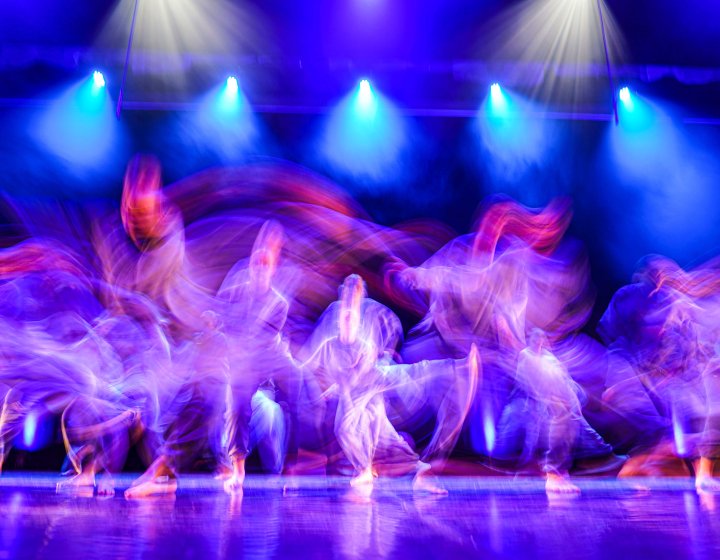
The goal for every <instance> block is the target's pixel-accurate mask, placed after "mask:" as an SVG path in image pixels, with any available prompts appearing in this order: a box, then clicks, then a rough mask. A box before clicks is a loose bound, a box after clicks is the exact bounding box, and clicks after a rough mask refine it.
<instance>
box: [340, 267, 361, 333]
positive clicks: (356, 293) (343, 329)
mask: <svg viewBox="0 0 720 560" xmlns="http://www.w3.org/2000/svg"><path fill="white" fill-rule="evenodd" d="M365 295H366V290H365V282H364V281H363V279H362V278H361V277H360V276H358V275H357V274H351V275H350V276H348V277H347V278H345V280H344V281H343V283H342V286H340V314H339V317H338V320H339V322H340V325H339V327H340V340H341V341H342V342H347V343H352V342H355V340H356V339H357V335H358V331H359V330H360V307H361V304H362V300H363V298H364V297H365Z"/></svg>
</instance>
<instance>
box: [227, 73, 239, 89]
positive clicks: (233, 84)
mask: <svg viewBox="0 0 720 560" xmlns="http://www.w3.org/2000/svg"><path fill="white" fill-rule="evenodd" d="M225 86H226V87H227V91H228V93H237V91H238V81H237V78H236V77H235V76H230V77H229V78H228V79H227V82H225Z"/></svg>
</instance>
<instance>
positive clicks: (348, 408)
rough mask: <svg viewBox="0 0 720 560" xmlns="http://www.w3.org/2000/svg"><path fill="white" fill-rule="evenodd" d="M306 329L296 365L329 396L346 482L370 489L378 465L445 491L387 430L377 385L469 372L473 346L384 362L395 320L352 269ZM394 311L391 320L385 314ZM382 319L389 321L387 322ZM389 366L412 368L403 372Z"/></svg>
mask: <svg viewBox="0 0 720 560" xmlns="http://www.w3.org/2000/svg"><path fill="white" fill-rule="evenodd" d="M328 311H329V313H327V312H326V314H327V315H326V317H332V318H333V320H331V321H330V320H327V318H326V320H321V321H320V323H319V332H318V333H316V334H315V335H314V341H315V346H316V347H315V348H314V349H313V351H312V353H311V355H310V357H309V358H308V359H307V360H306V361H305V364H304V366H305V367H307V368H308V369H310V370H311V371H313V372H314V373H315V375H317V376H318V377H319V378H320V379H322V380H323V381H322V385H324V386H325V387H326V389H325V391H324V396H326V397H327V396H329V395H336V396H337V401H338V405H337V413H336V417H335V435H336V437H337V440H338V443H339V444H340V447H341V448H342V450H343V452H344V453H345V455H346V456H347V458H348V460H349V461H350V463H351V464H352V466H353V468H354V469H355V476H354V477H353V479H352V480H351V483H350V484H351V486H352V487H353V488H356V489H358V490H359V491H360V492H361V493H362V494H364V495H369V493H370V492H371V491H372V485H373V477H374V475H375V471H376V469H378V468H383V467H385V468H391V470H392V472H394V473H402V472H404V473H414V475H415V476H414V481H413V487H414V488H415V489H416V490H422V491H428V492H431V493H445V491H444V490H443V489H441V488H439V487H438V486H436V485H435V484H434V483H433V482H432V481H431V480H430V479H428V476H427V475H428V473H429V471H430V465H429V464H427V463H424V462H422V461H421V460H420V458H419V456H418V455H417V453H415V451H413V450H412V448H411V447H410V445H409V444H408V443H407V441H406V440H405V439H403V437H401V436H400V435H399V434H398V432H397V431H396V430H395V428H394V426H393V425H392V424H391V422H390V421H389V419H388V417H387V413H386V408H385V400H384V399H385V393H386V392H387V391H388V390H389V389H391V388H393V387H394V386H396V385H397V384H398V383H403V382H407V379H408V376H409V378H410V380H413V381H414V380H417V379H420V378H422V377H423V376H432V375H434V374H436V373H435V372H436V371H437V370H438V369H442V368H455V367H467V368H469V369H470V370H472V371H473V374H472V375H471V377H474V378H477V368H478V364H477V352H476V350H475V349H473V350H472V352H471V354H470V356H469V358H468V359H467V361H466V362H465V361H463V362H465V363H463V364H462V365H460V364H456V363H455V362H456V361H454V360H442V361H439V362H434V363H429V362H423V363H419V364H412V365H395V364H392V363H389V361H388V359H387V355H386V352H387V351H388V349H390V350H392V348H393V345H392V343H391V341H393V340H396V333H395V330H394V328H393V324H394V323H395V322H397V318H394V315H393V314H392V312H391V311H390V310H389V309H387V308H386V307H385V306H383V305H381V304H379V303H377V302H375V301H373V300H371V299H368V298H366V292H365V283H364V282H363V280H362V279H361V278H360V277H359V276H357V275H350V276H348V277H347V278H346V279H345V281H344V282H343V284H342V287H341V289H340V299H339V304H338V305H333V306H331V307H330V308H329V310H328ZM393 318H394V320H393ZM388 327H390V328H388ZM397 368H401V369H402V370H408V369H413V370H417V371H418V372H419V373H417V372H412V373H409V374H408V372H407V371H405V372H403V373H405V374H406V375H398V374H397Z"/></svg>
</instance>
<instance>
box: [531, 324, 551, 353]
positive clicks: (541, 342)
mask: <svg viewBox="0 0 720 560" xmlns="http://www.w3.org/2000/svg"><path fill="white" fill-rule="evenodd" d="M527 345H528V348H530V350H532V351H533V352H542V350H543V349H544V348H546V347H547V345H548V339H547V335H546V334H545V332H544V331H543V330H542V329H539V328H537V327H536V328H533V329H531V330H530V332H529V333H528V338H527Z"/></svg>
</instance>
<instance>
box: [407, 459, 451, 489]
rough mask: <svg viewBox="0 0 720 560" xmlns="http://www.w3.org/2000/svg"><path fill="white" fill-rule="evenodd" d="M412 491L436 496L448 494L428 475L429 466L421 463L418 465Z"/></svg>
mask: <svg viewBox="0 0 720 560" xmlns="http://www.w3.org/2000/svg"><path fill="white" fill-rule="evenodd" d="M413 491H415V492H427V493H429V494H436V495H445V494H447V493H448V491H447V490H446V489H445V488H443V487H442V486H440V485H439V484H437V483H436V480H435V477H434V476H433V475H431V474H430V465H428V464H427V463H422V462H421V463H420V464H419V466H418V472H417V474H416V475H415V478H414V479H413Z"/></svg>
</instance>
